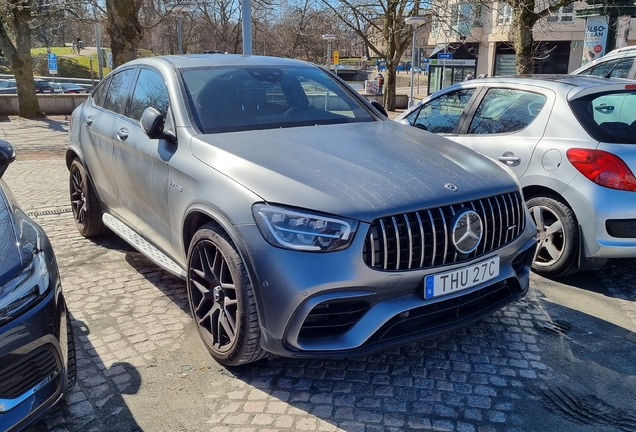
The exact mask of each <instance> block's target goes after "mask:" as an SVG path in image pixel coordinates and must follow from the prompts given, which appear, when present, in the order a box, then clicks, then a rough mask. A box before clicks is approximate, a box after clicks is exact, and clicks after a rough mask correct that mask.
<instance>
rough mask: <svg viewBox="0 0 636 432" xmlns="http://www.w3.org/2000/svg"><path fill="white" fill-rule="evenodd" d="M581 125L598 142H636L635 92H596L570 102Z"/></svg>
mask: <svg viewBox="0 0 636 432" xmlns="http://www.w3.org/2000/svg"><path fill="white" fill-rule="evenodd" d="M570 106H571V107H572V111H573V112H574V115H575V116H576V117H577V119H578V121H579V123H581V126H583V128H584V129H585V130H586V131H587V133H589V134H590V136H591V137H592V138H594V139H596V140H598V141H601V142H606V143H617V144H619V143H620V144H635V143H636V91H627V90H625V91H616V92H606V93H596V94H593V95H589V96H585V97H582V98H579V99H575V100H573V101H570Z"/></svg>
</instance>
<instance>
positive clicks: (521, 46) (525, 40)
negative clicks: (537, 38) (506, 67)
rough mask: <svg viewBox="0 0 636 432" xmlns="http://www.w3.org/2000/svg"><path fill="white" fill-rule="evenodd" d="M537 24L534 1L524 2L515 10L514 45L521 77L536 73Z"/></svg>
mask: <svg viewBox="0 0 636 432" xmlns="http://www.w3.org/2000/svg"><path fill="white" fill-rule="evenodd" d="M536 22H537V15H536V14H535V13H534V1H532V0H529V1H522V2H521V3H520V5H519V6H518V7H517V8H516V9H514V17H513V29H514V30H513V31H514V38H513V43H514V48H515V53H516V55H517V73H518V74H520V75H524V74H531V73H533V72H534V37H533V35H532V28H533V27H534V24H535V23H536Z"/></svg>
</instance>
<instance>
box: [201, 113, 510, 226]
mask: <svg viewBox="0 0 636 432" xmlns="http://www.w3.org/2000/svg"><path fill="white" fill-rule="evenodd" d="M192 152H193V154H194V156H195V157H196V158H198V159H200V160H201V161H203V162H204V163H206V164H208V165H209V166H211V167H213V168H214V169H216V170H218V171H220V172H221V173H223V174H225V175H227V176H228V177H230V178H232V179H234V180H235V181H236V182H239V183H240V184H242V185H243V186H244V187H246V188H248V189H250V190H251V191H253V192H254V193H255V194H256V195H258V196H259V197H260V198H261V199H262V200H264V201H267V202H270V203H279V204H286V205H291V206H296V207H301V208H306V209H313V210H318V211H323V212H328V213H332V214H337V215H340V216H347V217H351V218H355V219H359V220H363V221H371V220H373V219H375V218H377V217H379V216H384V215H387V214H397V213H403V212H409V211H414V210H418V209H423V208H431V207H436V206H439V205H446V204H449V203H457V202H462V201H467V200H471V199H476V198H481V197H484V196H490V195H495V194H499V193H503V192H510V191H513V190H516V189H517V184H516V182H515V180H514V179H513V178H512V177H511V176H510V174H509V173H508V172H506V171H505V170H504V169H503V168H502V167H500V166H499V165H498V164H497V163H495V162H493V161H492V160H491V159H489V158H487V157H485V156H483V155H480V154H478V153H476V152H474V151H473V150H470V149H469V148H467V147H464V146H462V145H460V144H456V143H454V142H453V141H450V140H448V139H445V138H442V137H439V136H437V135H434V134H431V133H428V132H424V131H421V130H419V129H417V128H406V127H404V126H402V125H400V124H398V123H395V122H390V121H378V122H373V123H352V124H340V125H326V126H309V127H297V128H287V129H272V130H264V131H247V132H232V133H222V134H210V135H199V136H196V137H194V138H193V140H192ZM448 184H452V185H454V186H455V187H452V186H448Z"/></svg>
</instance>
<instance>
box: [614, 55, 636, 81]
mask: <svg viewBox="0 0 636 432" xmlns="http://www.w3.org/2000/svg"><path fill="white" fill-rule="evenodd" d="M633 64H634V58H633V57H632V58H627V59H623V60H621V61H620V62H619V63H618V64H617V65H616V67H615V68H614V70H613V71H612V73H611V74H610V76H611V77H615V78H629V71H630V70H631V69H632V65H633Z"/></svg>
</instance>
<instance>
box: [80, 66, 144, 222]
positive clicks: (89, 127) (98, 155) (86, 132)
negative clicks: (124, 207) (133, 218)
mask: <svg viewBox="0 0 636 432" xmlns="http://www.w3.org/2000/svg"><path fill="white" fill-rule="evenodd" d="M133 74H134V69H133V68H129V69H124V70H123V71H120V72H117V73H115V74H113V75H110V76H109V77H108V78H107V79H106V81H105V82H104V83H103V84H101V85H100V86H99V87H98V88H97V89H96V90H95V92H93V95H91V101H90V103H86V104H84V105H82V107H83V108H82V111H81V113H80V117H79V119H77V120H78V121H80V122H82V125H81V127H80V142H81V143H82V153H83V157H84V159H85V164H86V167H87V168H88V171H89V174H90V176H91V179H92V181H93V187H94V188H95V191H96V193H97V195H98V196H99V198H100V201H101V202H102V204H104V205H105V206H106V207H108V208H109V209H111V210H114V211H118V208H119V204H118V200H117V184H116V182H115V174H114V171H113V137H114V136H115V130H116V127H117V124H118V123H119V121H120V120H121V118H122V116H123V114H124V111H125V109H126V105H127V101H128V87H129V86H130V83H131V81H132V78H133Z"/></svg>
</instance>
